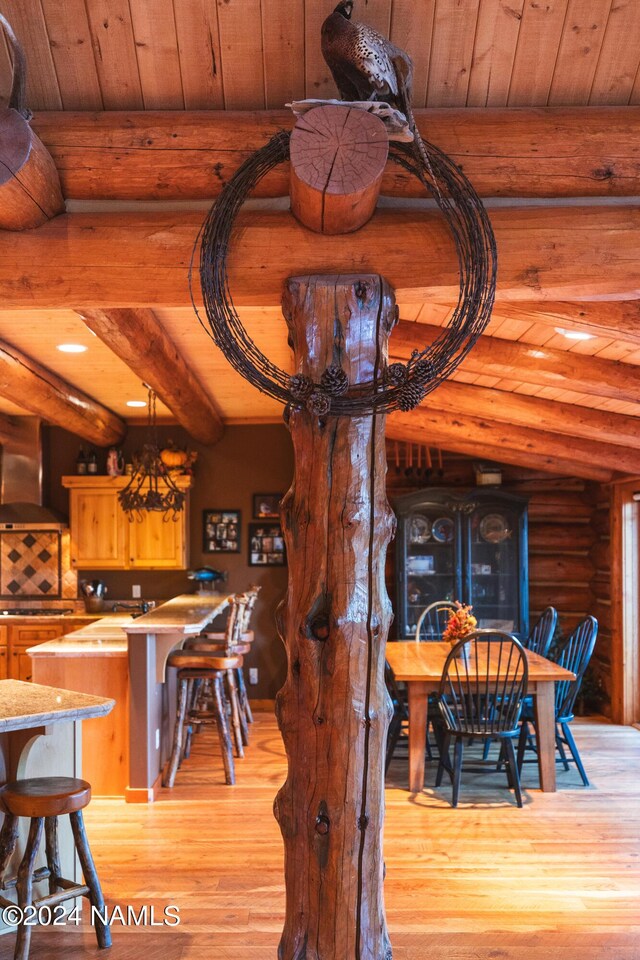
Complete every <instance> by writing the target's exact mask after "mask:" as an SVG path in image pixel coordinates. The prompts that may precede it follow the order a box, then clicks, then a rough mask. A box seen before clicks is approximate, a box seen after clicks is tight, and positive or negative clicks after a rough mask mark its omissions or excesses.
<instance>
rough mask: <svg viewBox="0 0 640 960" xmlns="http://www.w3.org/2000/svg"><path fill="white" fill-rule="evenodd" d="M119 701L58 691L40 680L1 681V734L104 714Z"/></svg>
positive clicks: (68, 691)
mask: <svg viewBox="0 0 640 960" xmlns="http://www.w3.org/2000/svg"><path fill="white" fill-rule="evenodd" d="M114 706H115V700H107V699H105V698H104V697H93V696H90V695H89V694H88V693H75V692H73V691H71V690H58V688H57V687H44V686H42V684H39V683H23V682H22V681H21V680H0V733H6V732H7V731H9V730H28V729H31V728H32V727H41V726H43V725H45V724H49V723H59V722H61V721H68V720H88V719H90V718H91V717H104V716H106V715H107V714H108V713H110V712H111V710H112V709H113V707H114Z"/></svg>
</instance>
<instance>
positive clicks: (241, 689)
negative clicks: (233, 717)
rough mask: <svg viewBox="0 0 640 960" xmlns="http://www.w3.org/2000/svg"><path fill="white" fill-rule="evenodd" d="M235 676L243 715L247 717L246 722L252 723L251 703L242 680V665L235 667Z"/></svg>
mask: <svg viewBox="0 0 640 960" xmlns="http://www.w3.org/2000/svg"><path fill="white" fill-rule="evenodd" d="M236 677H237V680H238V693H239V695H240V707H241V709H242V710H244V715H245V717H246V718H247V723H253V713H252V712H251V705H250V704H249V695H248V694H247V687H246V684H245V682H244V671H243V669H242V667H237V668H236Z"/></svg>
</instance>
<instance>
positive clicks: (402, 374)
mask: <svg viewBox="0 0 640 960" xmlns="http://www.w3.org/2000/svg"><path fill="white" fill-rule="evenodd" d="M289 140H290V134H289V133H288V132H287V131H281V132H279V133H276V134H275V135H274V136H273V137H272V138H271V139H270V140H269V141H268V143H266V144H265V145H264V146H263V147H260V148H259V149H258V150H255V151H254V152H253V153H252V154H251V156H249V157H248V158H247V159H246V160H245V161H244V163H242V164H241V166H240V167H239V168H238V169H237V171H236V172H235V173H234V175H233V177H232V178H231V179H230V180H229V181H228V183H227V184H226V185H225V186H224V188H223V190H222V192H221V193H220V196H219V197H218V199H217V200H216V202H215V203H214V204H213V206H212V208H211V210H210V211H209V214H208V215H207V218H206V220H205V222H204V224H203V227H202V230H201V236H202V243H201V248H200V283H201V287H202V295H203V299H204V307H205V312H206V315H207V321H208V324H209V330H208V331H207V332H210V334H211V336H212V337H213V340H214V342H215V343H216V344H217V346H218V347H219V348H220V349H221V350H222V352H223V354H224V355H225V357H226V358H227V360H228V361H229V363H231V365H232V366H233V367H235V369H236V370H237V371H238V373H240V374H241V376H243V377H244V379H245V380H248V381H249V383H252V384H253V385H254V386H255V387H257V388H258V390H260V391H261V392H262V393H265V394H267V395H268V396H271V397H274V398H275V399H276V400H280V401H281V402H282V403H284V404H293V405H294V406H297V407H300V406H303V405H305V406H307V408H308V409H309V410H310V411H311V412H312V413H314V414H316V415H318V416H325V415H326V414H328V413H329V412H330V413H331V414H332V415H334V416H362V415H365V414H371V413H389V412H391V411H392V410H405V411H407V410H412V409H413V408H414V407H416V406H418V404H419V403H421V402H422V400H424V398H425V397H426V396H427V394H429V393H431V391H432V390H435V389H436V387H437V386H438V385H439V384H440V383H442V381H444V380H446V379H447V378H448V377H449V376H450V375H451V374H452V373H453V371H454V370H455V369H456V367H457V366H458V364H459V363H460V362H461V361H462V360H463V359H464V357H465V356H466V355H467V353H468V352H469V350H470V349H471V347H472V346H473V344H474V343H475V342H476V340H477V339H478V337H479V336H480V334H481V333H482V332H483V330H484V329H485V327H486V325H487V323H488V322H489V319H490V317H491V310H492V307H493V301H494V299H495V288H496V267H497V255H496V244H495V237H494V234H493V230H492V227H491V223H490V221H489V218H488V216H487V212H486V210H485V208H484V206H483V204H482V201H481V199H480V197H479V196H478V194H477V193H476V191H475V190H474V188H473V186H472V185H471V183H470V182H469V180H468V179H467V178H466V176H465V175H464V173H463V172H462V171H461V170H460V169H459V167H457V166H456V164H455V163H454V162H453V160H451V159H450V157H448V156H447V155H446V154H444V153H443V152H442V151H441V150H439V149H438V148H437V147H435V146H433V144H429V143H425V147H426V148H427V151H428V155H429V160H430V166H429V165H426V164H424V163H423V162H422V161H421V160H418V159H417V158H416V156H415V154H414V152H413V150H412V148H411V145H410V144H404V143H391V144H390V145H389V147H390V149H389V157H390V159H391V160H392V161H393V162H394V163H397V164H399V165H400V166H401V167H403V168H404V169H405V170H406V171H407V172H408V173H410V174H412V175H413V176H415V177H417V179H418V180H420V182H421V183H422V184H423V185H424V187H425V188H426V190H427V191H428V193H429V194H431V196H432V197H433V198H434V199H435V201H436V204H437V206H438V207H439V208H440V210H441V211H442V213H443V214H444V216H445V219H446V222H447V226H448V228H449V231H450V233H451V235H452V237H453V240H454V243H455V249H456V254H457V258H458V266H459V271H460V293H459V298H458V302H457V305H456V307H455V310H454V312H453V316H452V318H451V321H450V322H449V324H448V325H447V327H445V328H443V332H442V333H441V334H440V335H439V336H438V337H437V338H436V339H435V340H434V341H433V343H431V344H429V345H427V346H426V347H425V348H424V349H423V350H414V351H413V353H412V355H411V358H410V360H409V361H408V362H407V363H392V364H390V365H389V367H388V368H387V371H386V374H385V376H384V379H381V380H379V381H373V380H371V381H367V382H365V383H359V384H349V383H348V380H347V376H346V374H345V372H344V371H343V370H342V369H341V368H340V367H338V366H330V367H327V369H326V370H325V371H324V373H323V374H322V377H321V378H320V380H319V381H314V380H312V379H311V378H310V377H306V376H303V375H301V374H294V375H293V376H291V375H290V374H289V373H287V372H286V371H285V370H281V369H280V368H279V367H278V366H276V365H275V364H274V363H272V362H271V361H270V360H269V359H268V357H266V356H265V355H264V354H263V353H262V351H261V350H260V349H259V348H258V347H257V346H256V344H255V343H254V342H253V340H252V339H251V337H250V336H249V334H248V333H247V331H246V330H245V328H244V326H243V324H242V322H241V321H240V318H239V316H238V314H237V312H236V310H235V308H234V305H233V300H232V298H231V293H230V289H229V277H228V272H227V257H228V253H229V248H230V245H231V239H232V233H233V228H234V225H235V221H236V217H237V215H238V213H239V211H240V208H241V207H242V205H243V204H244V202H245V200H246V199H247V198H248V197H249V195H250V194H251V192H252V191H253V189H254V188H255V186H256V185H257V184H258V183H259V182H260V180H262V178H263V177H264V176H265V175H266V174H267V173H268V172H269V171H270V170H272V169H273V168H274V167H275V166H277V165H278V164H280V163H284V162H285V161H287V160H288V159H289ZM197 243H198V241H197V240H196V247H197ZM194 254H195V248H194ZM189 285H190V289H191V298H192V302H193V305H194V309H195V310H196V314H197V315H198V319H199V320H200V322H201V323H202V325H203V326H204V327H205V329H207V327H206V325H205V323H204V322H203V320H202V317H201V316H200V314H199V313H198V309H197V306H196V304H195V301H194V297H193V284H192V270H191V269H190V271H189Z"/></svg>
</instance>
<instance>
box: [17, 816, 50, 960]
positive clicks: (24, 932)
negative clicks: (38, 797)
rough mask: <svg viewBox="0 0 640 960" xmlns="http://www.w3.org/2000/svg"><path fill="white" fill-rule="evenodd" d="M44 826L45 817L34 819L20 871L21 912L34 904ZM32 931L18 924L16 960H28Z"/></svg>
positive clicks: (19, 899)
mask: <svg viewBox="0 0 640 960" xmlns="http://www.w3.org/2000/svg"><path fill="white" fill-rule="evenodd" d="M43 825H44V817H33V818H32V820H31V825H30V826H29V839H28V840H27V846H26V848H25V851H24V856H23V858H22V862H21V864H20V867H19V869H18V883H17V890H18V906H19V907H20V909H21V910H25V909H26V907H28V906H29V905H30V904H31V903H32V902H33V867H34V864H35V860H36V856H37V854H38V847H39V846H40V839H41V837H42V827H43ZM31 930H32V927H31V926H30V925H28V924H26V923H19V924H18V936H17V938H16V949H15V953H14V955H13V956H14V960H28V957H29V944H30V943H31Z"/></svg>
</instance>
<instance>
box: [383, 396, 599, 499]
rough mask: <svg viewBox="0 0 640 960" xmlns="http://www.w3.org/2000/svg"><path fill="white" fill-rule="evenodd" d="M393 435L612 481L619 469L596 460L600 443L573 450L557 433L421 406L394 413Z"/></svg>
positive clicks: (389, 422)
mask: <svg viewBox="0 0 640 960" xmlns="http://www.w3.org/2000/svg"><path fill="white" fill-rule="evenodd" d="M386 432H387V437H389V438H390V439H392V440H406V441H408V442H410V443H422V444H425V445H427V446H429V445H430V446H439V447H442V448H443V449H444V450H450V451H452V452H453V453H464V454H467V455H469V456H472V457H477V458H478V459H485V460H495V461H498V462H500V463H511V464H514V465H516V466H521V467H528V468H530V469H531V470H543V471H547V472H549V473H559V474H562V475H564V476H568V477H583V478H584V479H587V480H597V481H599V482H601V483H607V482H608V481H609V480H610V479H611V476H612V471H613V469H614V468H615V459H614V458H613V457H612V459H611V463H610V465H609V466H607V465H601V464H596V463H594V462H593V460H592V459H591V457H590V453H591V452H593V451H595V450H596V449H597V448H598V446H599V445H598V444H595V443H589V442H588V441H584V440H583V441H576V444H574V445H572V447H571V448H569V446H568V445H567V444H566V443H565V442H564V441H562V440H561V439H560V438H559V437H557V436H555V435H554V434H546V433H543V432H542V431H539V430H533V429H526V428H524V427H513V426H510V425H509V424H497V423H492V422H490V421H487V420H483V419H482V418H480V417H468V416H457V415H454V414H447V413H444V412H439V411H437V410H429V409H424V408H420V409H419V410H412V411H411V413H393V414H391V415H390V416H389V417H388V418H387V431H386Z"/></svg>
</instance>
